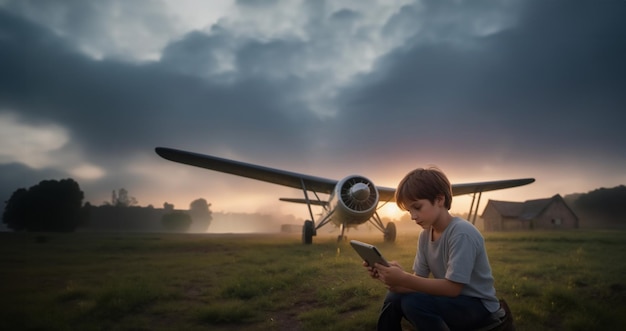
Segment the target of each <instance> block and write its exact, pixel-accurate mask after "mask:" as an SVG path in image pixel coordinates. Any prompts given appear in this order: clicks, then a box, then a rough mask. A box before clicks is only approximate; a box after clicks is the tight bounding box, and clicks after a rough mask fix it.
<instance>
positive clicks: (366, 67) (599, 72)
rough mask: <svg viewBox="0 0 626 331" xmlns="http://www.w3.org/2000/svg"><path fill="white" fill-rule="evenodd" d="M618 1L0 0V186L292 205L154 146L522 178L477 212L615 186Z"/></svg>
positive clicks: (333, 169) (251, 206)
mask: <svg viewBox="0 0 626 331" xmlns="http://www.w3.org/2000/svg"><path fill="white" fill-rule="evenodd" d="M624 17H626V1H623V0H599V1H598V0H594V1H592V0H575V1H571V0H529V1H528V0H527V1H521V0H501V1H480V0H473V1H469V0H465V1H464V0H456V1H437V0H420V1H410V0H393V1H388V0H352V1H347V0H346V1H344V0H333V1H330V0H329V1H324V0H311V1H304V0H293V1H286V0H256V1H255V0H239V1H227V0H214V1H192V0H172V1H169V0H162V1H157V0H141V1H139V0H119V1H115V0H109V1H100V0H98V1H85V0H50V1H35V0H31V1H29V0H16V1H12V0H0V198H2V201H6V200H8V199H9V198H10V196H11V194H12V193H13V192H14V191H15V190H17V189H18V188H28V187H31V186H33V185H36V184H37V183H39V182H40V181H41V180H45V179H63V178H73V179H74V180H76V181H77V182H78V183H79V185H80V187H81V189H82V190H83V191H84V192H85V201H86V202H87V201H88V202H90V203H91V204H94V205H100V204H102V203H104V202H105V201H110V198H111V192H112V191H113V190H118V189H120V188H124V189H126V190H128V192H129V195H131V196H133V197H135V198H136V199H137V201H138V203H139V205H142V206H147V205H153V206H155V207H161V206H162V205H163V203H164V202H169V203H173V204H174V205H175V206H176V208H180V209H186V208H188V206H189V203H190V202H191V201H193V200H195V199H197V198H204V199H206V200H207V201H208V202H209V203H211V209H212V210H213V211H223V212H246V213H255V212H263V213H268V212H279V213H285V214H290V213H293V214H295V215H296V216H297V217H302V218H305V217H306V216H307V215H308V211H307V210H306V208H305V206H302V205H295V206H294V205H292V204H288V203H284V202H279V201H278V198H279V197H297V198H300V197H302V196H303V195H302V192H301V191H298V190H294V189H290V188H283V187H280V186H277V185H274V184H268V183H263V182H258V181H253V180H249V179H245V178H239V177H236V176H232V175H228V174H222V173H218V172H214V171H209V170H206V169H200V168H194V167H190V166H186V165H182V164H177V163H174V162H170V161H167V160H164V159H162V158H160V157H159V156H158V155H156V154H155V152H154V148H155V147H157V146H164V147H171V148H177V149H183V150H189V151H193V152H197V153H203V154H209V155H214V156H219V157H223V158H231V159H235V160H239V161H244V162H249V163H255V164H260V165H264V166H269V167H274V168H278V169H283V170H289V171H295V172H301V173H306V174H310V175H314V176H319V177H325V178H331V179H341V178H343V177H345V176H347V175H351V174H359V175H363V176H365V177H368V178H369V179H371V180H372V181H374V183H375V184H377V185H380V186H387V187H395V186H396V185H397V182H398V181H399V180H400V179H401V178H402V177H403V176H404V175H405V174H406V173H407V172H409V171H410V170H412V169H414V168H417V167H428V166H433V165H434V166H437V167H439V168H440V169H442V170H443V171H444V172H445V173H446V174H447V175H448V177H449V178H450V181H451V182H452V183H465V182H475V181H489V180H499V179H509V178H526V177H533V178H535V179H536V182H535V183H533V184H531V185H527V186H524V187H519V188H513V189H506V190H501V191H496V192H491V193H485V194H484V195H483V197H482V199H483V200H482V205H481V211H482V208H484V206H485V204H486V201H487V199H495V200H510V201H525V200H528V199H539V198H548V197H551V196H553V195H555V194H561V195H567V194H572V193H585V192H588V191H592V190H594V189H597V188H601V187H606V188H610V187H615V186H618V185H623V184H626V130H624V125H625V123H626V20H624V19H623V18H624ZM470 201H471V198H469V197H467V196H466V197H455V200H454V202H453V207H452V210H453V211H457V212H466V211H467V210H468V209H469V202H470ZM1 207H4V206H1ZM385 212H386V213H389V215H391V216H392V217H393V216H396V215H395V214H394V213H395V212H396V208H395V205H393V206H386V207H385Z"/></svg>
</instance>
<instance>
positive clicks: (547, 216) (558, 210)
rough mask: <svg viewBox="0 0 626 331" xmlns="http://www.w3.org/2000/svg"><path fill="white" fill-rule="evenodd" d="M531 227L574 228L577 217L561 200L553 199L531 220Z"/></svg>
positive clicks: (576, 223)
mask: <svg viewBox="0 0 626 331" xmlns="http://www.w3.org/2000/svg"><path fill="white" fill-rule="evenodd" d="M533 228H534V229H541V230H551V229H576V228H578V218H577V217H576V215H575V214H574V213H573V212H572V210H571V209H570V208H568V207H567V205H566V204H565V202H564V201H563V200H554V201H552V203H550V205H548V207H547V208H546V209H545V210H544V211H543V212H542V213H541V214H540V215H539V216H537V217H536V218H535V219H534V220H533Z"/></svg>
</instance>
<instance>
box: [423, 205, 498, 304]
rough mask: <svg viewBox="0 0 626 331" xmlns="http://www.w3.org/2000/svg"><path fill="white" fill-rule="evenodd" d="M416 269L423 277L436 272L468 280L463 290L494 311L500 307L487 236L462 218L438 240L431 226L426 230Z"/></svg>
mask: <svg viewBox="0 0 626 331" xmlns="http://www.w3.org/2000/svg"><path fill="white" fill-rule="evenodd" d="M413 271H414V272H415V274H416V275H418V276H421V277H428V276H429V275H430V274H431V273H432V275H433V277H434V278H437V279H443V278H445V279H448V280H451V281H453V282H456V283H461V284H464V285H465V286H463V289H462V290H461V294H462V295H467V296H471V297H476V298H480V299H481V300H482V302H483V305H485V308H487V310H488V311H490V312H495V311H496V310H498V308H499V307H500V303H499V302H498V298H497V297H496V289H495V288H494V286H493V276H492V275H491V266H490V265H489V258H488V257H487V251H486V250H485V241H484V239H483V236H482V235H481V234H480V232H479V231H478V229H476V228H475V227H474V225H472V224H471V223H470V222H468V221H466V220H464V219H462V218H459V217H454V218H452V221H451V222H450V224H448V226H447V227H446V229H445V230H444V231H443V233H442V234H441V236H440V237H439V238H438V239H437V240H435V241H433V240H432V230H431V229H427V230H425V231H422V233H421V234H420V236H419V240H418V242H417V253H416V255H415V262H414V263H413Z"/></svg>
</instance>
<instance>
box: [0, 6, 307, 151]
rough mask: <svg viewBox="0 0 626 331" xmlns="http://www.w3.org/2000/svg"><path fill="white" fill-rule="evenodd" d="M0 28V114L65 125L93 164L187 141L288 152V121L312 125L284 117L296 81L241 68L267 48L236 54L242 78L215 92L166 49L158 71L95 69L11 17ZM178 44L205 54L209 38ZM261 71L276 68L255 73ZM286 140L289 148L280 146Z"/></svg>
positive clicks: (300, 117)
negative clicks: (261, 145) (179, 69)
mask: <svg viewBox="0 0 626 331" xmlns="http://www.w3.org/2000/svg"><path fill="white" fill-rule="evenodd" d="M0 21H2V22H3V23H1V24H2V27H1V29H2V33H3V35H4V36H5V37H4V38H2V39H1V40H0V43H1V45H0V46H1V49H2V50H0V54H1V55H2V57H3V58H4V59H5V61H2V63H1V64H0V66H1V67H0V69H1V70H2V71H3V72H5V73H7V74H6V75H2V77H1V78H0V84H1V85H0V86H1V87H2V89H1V91H0V93H2V99H1V100H0V102H1V104H0V106H2V107H3V108H5V109H18V110H19V114H20V115H21V116H23V117H26V118H30V119H32V120H49V121H54V122H56V123H60V124H62V125H64V126H66V127H67V128H69V130H70V134H71V136H72V139H73V140H74V141H75V142H77V143H79V144H80V145H81V146H83V148H84V149H85V151H95V153H93V156H94V157H97V158H99V159H100V161H101V162H104V160H106V159H111V157H112V156H115V157H116V158H119V157H120V156H122V157H123V155H125V154H131V153H135V152H137V151H139V150H143V151H145V150H147V149H148V150H149V149H151V148H153V147H154V146H155V145H156V143H167V142H170V143H172V144H180V145H183V144H184V142H187V141H190V140H191V141H193V140H195V141H201V142H202V143H203V144H205V145H209V146H211V145H215V144H217V145H219V144H220V143H222V142H223V141H228V142H229V143H230V144H233V145H240V147H241V148H242V149H243V150H247V151H252V150H253V149H254V148H252V147H251V146H250V145H251V144H250V142H255V143H261V142H263V141H265V142H266V143H267V144H268V145H269V144H276V143H281V144H290V143H291V142H295V141H297V139H298V137H299V136H300V135H296V134H295V133H296V131H299V130H301V129H302V128H298V129H296V128H295V125H294V124H295V122H296V121H309V122H310V121H312V120H313V119H312V118H308V117H307V115H306V113H304V114H302V112H301V113H299V114H297V115H294V116H290V114H289V112H288V111H287V110H288V109H286V107H288V106H291V105H290V104H289V103H290V102H291V101H290V98H289V96H290V95H293V94H294V93H295V91H294V89H297V88H298V85H299V84H300V83H299V82H298V81H297V80H296V79H293V78H290V79H283V80H280V81H268V80H266V79H265V78H264V77H263V76H260V75H254V71H255V70H254V68H253V67H252V66H253V65H254V61H252V60H251V59H248V58H249V57H252V55H246V54H250V53H251V52H253V51H259V49H260V53H261V56H260V58H261V59H262V58H266V59H272V55H276V53H275V52H274V51H273V49H274V48H273V47H267V46H265V45H259V44H258V43H257V44H251V45H250V46H248V47H244V49H243V51H242V52H241V53H240V54H242V55H241V59H240V61H239V62H238V64H240V65H239V66H238V67H240V68H242V69H243V71H244V72H243V74H244V75H241V76H238V79H237V81H235V82H233V83H222V82H219V81H218V82H213V81H211V80H203V79H200V78H198V77H194V76H189V75H183V74H184V73H186V72H185V71H186V70H193V68H194V66H195V65H196V64H197V67H196V68H198V69H201V68H204V67H206V63H205V64H203V63H198V62H197V61H196V62H194V61H190V62H188V61H186V60H188V59H189V58H188V57H187V58H185V57H182V58H181V56H178V58H177V57H176V56H172V55H171V53H173V51H171V52H170V51H169V50H170V49H171V48H175V46H172V47H171V48H170V49H168V51H166V53H165V57H164V58H165V60H164V63H163V64H161V63H156V64H147V65H132V64H125V63H122V62H117V61H110V60H103V61H94V60H91V59H89V58H86V57H84V56H82V55H80V54H78V53H76V52H74V51H73V49H72V48H71V47H70V46H68V45H66V44H64V43H63V42H62V41H60V40H59V39H58V38H57V37H55V36H54V35H52V34H51V33H50V32H48V31H45V30H44V29H41V28H38V27H36V26H33V25H31V24H29V23H27V22H24V21H21V20H20V19H18V18H16V17H11V16H9V15H7V14H4V15H3V17H2V18H0ZM198 39H200V40H199V41H198ZM217 39H218V43H219V37H218V38H217ZM206 41H209V42H206ZM178 44H179V47H180V48H187V50H188V53H186V54H190V53H191V54H193V53H194V51H195V50H197V49H198V47H203V46H206V44H208V45H209V46H210V45H211V43H210V38H199V37H198V34H197V33H192V34H190V35H189V36H188V38H187V39H185V40H183V41H180V42H178ZM181 44H182V45H181ZM198 45H199V46H198ZM209 48H210V47H209ZM254 48H256V49H254ZM263 48H265V50H264V49H263ZM263 53H267V56H263V55H262V54H263ZM247 57H248V58H247ZM202 58H204V57H202ZM172 59H174V60H176V59H178V62H176V63H178V64H182V63H185V65H187V67H186V68H184V69H185V70H182V72H181V73H179V72H177V70H175V69H176V66H175V65H176V63H173V61H174V60H172ZM209 65H210V64H209ZM268 65H273V66H275V67H276V66H278V65H279V64H278V63H275V64H271V63H270V64H268V63H263V65H262V66H261V67H262V68H267V66H268ZM248 71H249V72H251V73H248ZM187 73H188V72H187ZM246 74H248V76H246ZM16 82H18V83H16ZM283 95H284V96H285V97H281V96H283ZM285 136H291V137H292V139H290V140H289V141H288V142H285V141H283V138H284V137H285Z"/></svg>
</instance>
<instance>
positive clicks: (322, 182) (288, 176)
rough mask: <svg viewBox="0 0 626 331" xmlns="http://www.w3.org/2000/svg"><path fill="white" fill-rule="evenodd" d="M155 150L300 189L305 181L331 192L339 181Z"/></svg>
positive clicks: (313, 187)
mask: <svg viewBox="0 0 626 331" xmlns="http://www.w3.org/2000/svg"><path fill="white" fill-rule="evenodd" d="M155 151H156V153H157V154H159V155H160V156H161V157H163V158H164V159H168V160H170V161H174V162H179V163H184V164H188V165H192V166H196V167H201V168H206V169H211V170H215V171H220V172H224V173H228V174H231V175H237V176H241V177H246V178H252V179H256V180H261V181H264V182H269V183H274V184H278V185H283V186H288V187H293V188H297V189H300V190H301V189H302V183H304V185H305V186H306V189H307V190H311V191H315V192H320V193H326V194H330V193H331V192H332V191H333V189H334V188H335V185H337V182H338V181H337V180H332V179H327V178H321V177H315V176H309V175H304V174H299V173H296V172H291V171H285V170H279V169H273V168H268V167H263V166H260V165H256V164H250V163H244V162H239V161H233V160H228V159H222V158H219V157H215V156H210V155H204V154H198V153H192V152H187V151H181V150H177V149H172V148H165V147H157V148H156V149H155Z"/></svg>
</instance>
